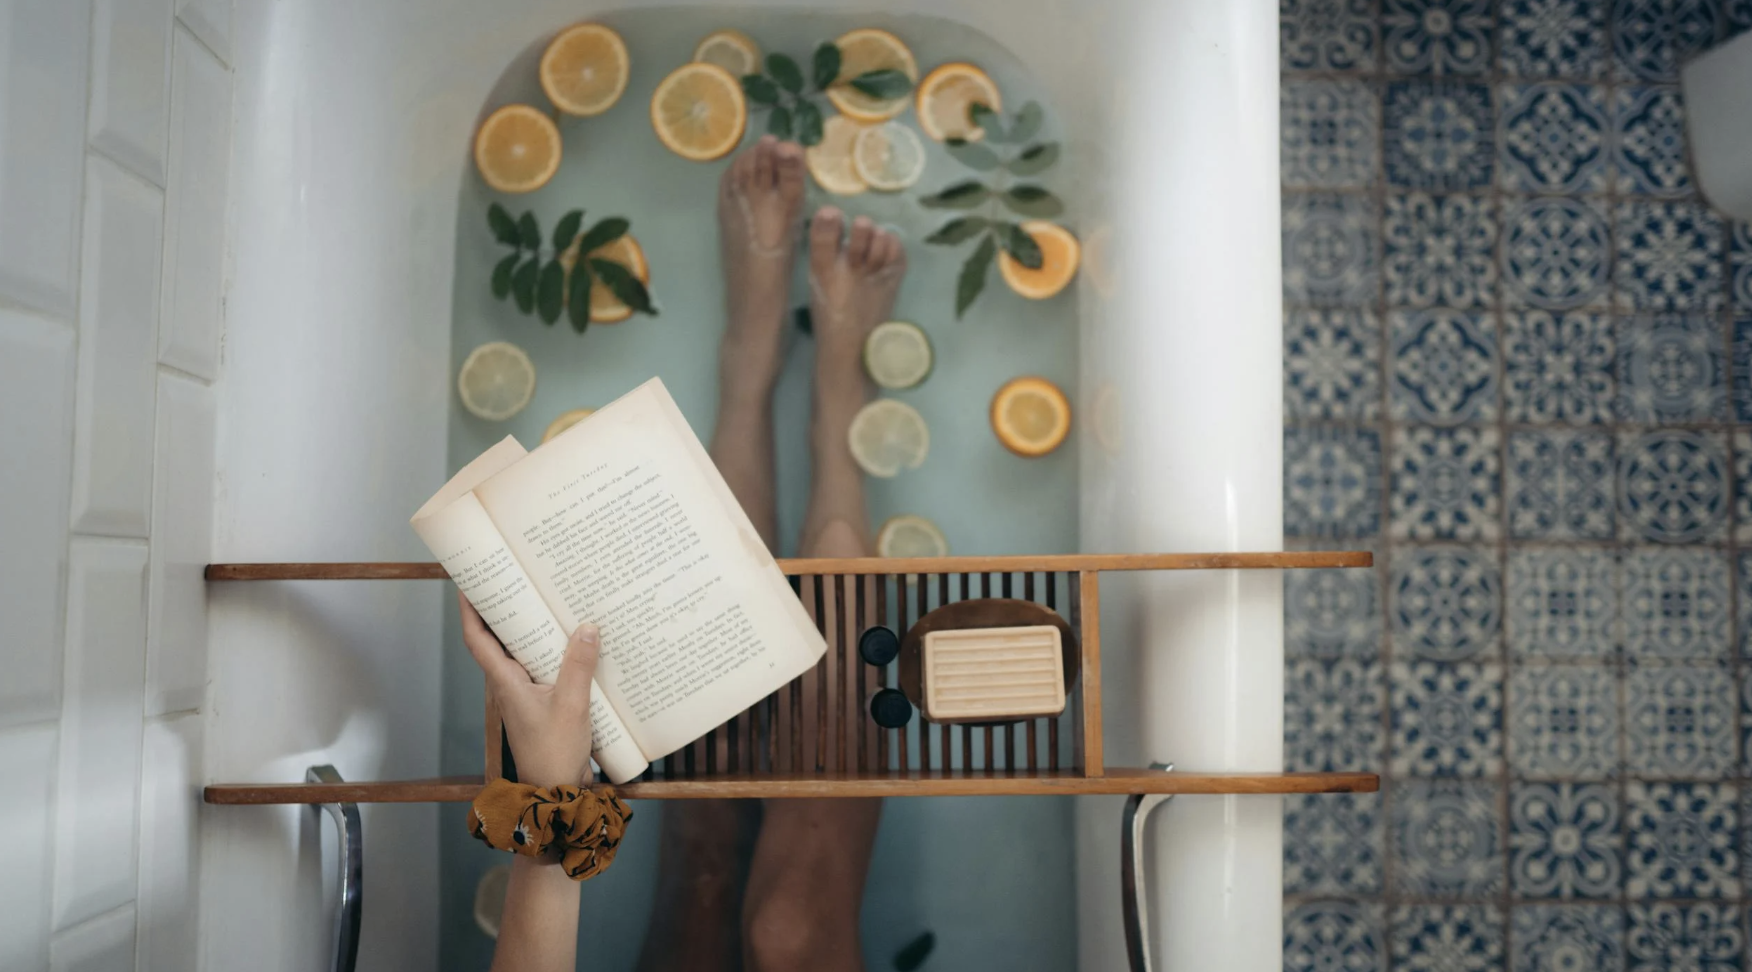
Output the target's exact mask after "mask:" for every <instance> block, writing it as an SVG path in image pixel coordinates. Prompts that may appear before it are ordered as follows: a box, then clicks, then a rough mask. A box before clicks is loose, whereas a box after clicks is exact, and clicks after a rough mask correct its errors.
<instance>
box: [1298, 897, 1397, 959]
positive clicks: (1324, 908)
mask: <svg viewBox="0 0 1752 972" xmlns="http://www.w3.org/2000/svg"><path fill="white" fill-rule="evenodd" d="M1386 967H1387V924H1386V921H1385V920H1384V917H1383V914H1382V908H1381V906H1380V905H1378V904H1372V903H1369V902H1362V901H1309V902H1306V903H1304V904H1299V905H1296V906H1295V907H1293V908H1288V909H1286V914H1285V915H1284V970H1285V972H1382V970H1384V969H1385V968H1386Z"/></svg>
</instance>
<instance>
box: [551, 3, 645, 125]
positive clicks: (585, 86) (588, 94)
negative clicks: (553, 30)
mask: <svg viewBox="0 0 1752 972" xmlns="http://www.w3.org/2000/svg"><path fill="white" fill-rule="evenodd" d="M630 65H631V62H630V61H629V60H628V58H627V45H626V42H625V41H623V40H621V35H619V34H617V33H615V32H614V31H613V30H612V29H610V28H608V27H604V26H603V25H601V24H574V25H572V26H570V27H567V28H566V29H565V30H562V31H560V33H559V36H557V37H555V38H554V39H553V42H552V43H550V44H548V46H547V50H545V51H543V52H542V55H541V90H543V91H545V92H547V96H548V100H549V101H551V102H553V103H554V107H555V108H558V109H559V110H561V111H563V112H565V113H566V114H568V115H585V116H588V115H600V114H602V113H603V112H605V111H607V110H608V109H610V108H612V107H614V103H615V102H617V101H619V100H620V96H621V93H622V92H624V91H626V90H627V75H628V74H630V73H631V68H630Z"/></svg>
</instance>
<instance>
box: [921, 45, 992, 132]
mask: <svg viewBox="0 0 1752 972" xmlns="http://www.w3.org/2000/svg"><path fill="white" fill-rule="evenodd" d="M916 100H917V102H918V111H919V127H920V128H922V129H924V130H925V134H926V135H929V136H931V137H932V138H934V139H936V140H937V141H939V142H942V141H947V140H948V139H951V138H960V139H965V140H967V141H969V142H977V141H979V140H980V139H982V138H985V129H983V128H980V127H979V126H977V125H975V124H974V123H973V120H972V119H971V118H970V117H969V116H968V109H970V108H972V107H973V106H974V105H975V104H982V105H985V106H986V107H987V108H990V109H991V110H993V111H998V110H999V109H1001V108H1003V107H1004V99H1003V97H1002V96H1001V95H999V94H998V86H997V83H996V82H994V81H993V80H992V79H991V76H990V75H988V74H986V73H985V72H984V71H981V70H980V69H979V68H977V67H974V66H973V65H971V64H966V63H963V62H960V61H957V62H954V63H951V64H945V65H942V66H941V67H939V68H937V69H936V70H934V71H932V72H931V73H930V74H927V75H925V79H924V80H923V81H920V82H919V89H918V94H917V96H916Z"/></svg>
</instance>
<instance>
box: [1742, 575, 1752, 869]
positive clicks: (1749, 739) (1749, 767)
mask: <svg viewBox="0 0 1752 972" xmlns="http://www.w3.org/2000/svg"><path fill="white" fill-rule="evenodd" d="M1740 603H1741V605H1742V607H1741V609H1740V610H1741V613H1742V615H1743V614H1744V613H1745V611H1746V608H1745V607H1744V605H1745V603H1746V602H1744V601H1741V602H1740ZM1740 637H1741V638H1742V639H1745V638H1746V637H1747V634H1746V633H1745V632H1744V631H1742V632H1741V635H1740ZM1744 643H1745V642H1744V640H1742V644H1744ZM1743 653H1744V651H1743ZM1740 732H1741V740H1740V741H1741V743H1742V745H1741V747H1740V752H1741V753H1743V754H1744V755H1743V756H1742V758H1741V766H1740V771H1741V772H1742V773H1745V774H1746V775H1748V776H1752V678H1745V677H1743V676H1742V680H1741V684H1740ZM1746 796H1747V799H1749V800H1752V790H1748V791H1746ZM1746 821H1747V827H1746V835H1747V839H1748V841H1752V815H1748V816H1747V817H1746ZM1746 866H1747V870H1748V871H1752V848H1748V849H1747V851H1746ZM1746 879H1747V881H1748V882H1752V873H1749V874H1747V876H1746Z"/></svg>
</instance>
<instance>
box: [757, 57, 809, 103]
mask: <svg viewBox="0 0 1752 972" xmlns="http://www.w3.org/2000/svg"><path fill="white" fill-rule="evenodd" d="M766 69H767V73H768V74H770V75H772V76H773V80H774V81H777V82H778V83H779V87H781V88H784V89H785V90H786V91H789V92H791V93H792V94H798V93H801V92H802V90H803V69H802V68H800V67H798V66H797V62H796V61H793V60H791V59H790V58H789V57H787V56H785V55H783V54H768V55H767V59H766Z"/></svg>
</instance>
